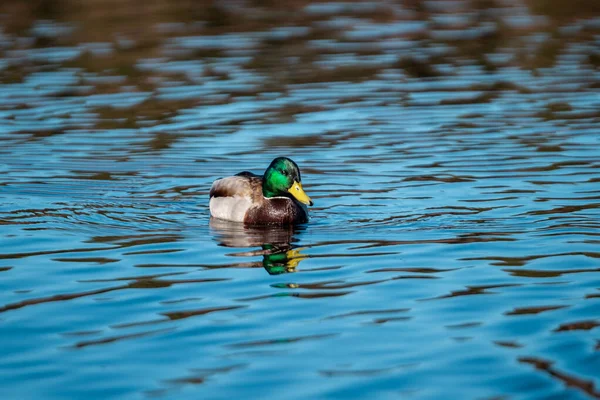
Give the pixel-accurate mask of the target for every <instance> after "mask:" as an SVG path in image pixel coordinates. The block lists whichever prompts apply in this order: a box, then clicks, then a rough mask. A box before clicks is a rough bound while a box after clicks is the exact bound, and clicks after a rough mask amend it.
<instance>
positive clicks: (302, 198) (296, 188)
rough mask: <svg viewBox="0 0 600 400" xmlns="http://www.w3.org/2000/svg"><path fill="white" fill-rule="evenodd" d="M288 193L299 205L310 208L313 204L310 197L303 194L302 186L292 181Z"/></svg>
mask: <svg viewBox="0 0 600 400" xmlns="http://www.w3.org/2000/svg"><path fill="white" fill-rule="evenodd" d="M288 192H290V193H291V195H292V196H294V198H295V199H296V200H298V201H299V202H300V203H303V204H306V205H309V206H312V205H313V202H312V200H311V199H310V197H308V195H307V194H306V193H304V189H302V184H301V183H299V182H296V181H294V184H293V185H292V187H291V188H289V189H288Z"/></svg>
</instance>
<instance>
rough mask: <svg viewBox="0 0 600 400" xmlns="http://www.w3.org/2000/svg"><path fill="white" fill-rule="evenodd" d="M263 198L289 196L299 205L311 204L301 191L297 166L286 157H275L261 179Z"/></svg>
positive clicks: (300, 180)
mask: <svg viewBox="0 0 600 400" xmlns="http://www.w3.org/2000/svg"><path fill="white" fill-rule="evenodd" d="M263 195H264V196H265V197H267V198H268V197H275V196H285V197H290V195H291V196H292V197H293V198H295V199H296V200H298V201H299V202H300V203H303V204H307V205H310V206H312V205H313V202H312V200H311V199H310V197H308V195H307V194H306V193H304V189H302V178H301V177H300V169H299V168H298V165H297V164H296V163H295V162H293V161H292V160H290V159H289V158H286V157H277V158H276V159H274V160H273V161H272V162H271V165H269V168H267V170H266V171H265V175H264V177H263Z"/></svg>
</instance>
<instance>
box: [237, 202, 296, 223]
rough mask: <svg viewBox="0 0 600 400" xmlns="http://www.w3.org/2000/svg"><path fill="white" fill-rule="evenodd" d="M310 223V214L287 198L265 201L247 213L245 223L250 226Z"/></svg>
mask: <svg viewBox="0 0 600 400" xmlns="http://www.w3.org/2000/svg"><path fill="white" fill-rule="evenodd" d="M307 221H308V213H307V212H306V210H305V209H304V208H303V207H301V206H300V205H299V204H298V203H296V202H295V201H293V200H292V199H288V198H287V197H273V198H270V199H264V198H263V201H261V202H259V204H258V205H257V206H255V207H252V208H250V209H249V210H248V212H247V213H246V218H244V223H246V224H249V225H268V224H277V225H293V224H301V223H304V222H307Z"/></svg>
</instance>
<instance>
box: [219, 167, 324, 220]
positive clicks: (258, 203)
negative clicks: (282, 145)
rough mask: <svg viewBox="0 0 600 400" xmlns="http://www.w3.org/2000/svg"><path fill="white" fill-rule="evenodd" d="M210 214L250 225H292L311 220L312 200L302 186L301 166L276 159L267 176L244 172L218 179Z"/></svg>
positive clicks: (266, 172)
mask: <svg viewBox="0 0 600 400" xmlns="http://www.w3.org/2000/svg"><path fill="white" fill-rule="evenodd" d="M209 204H210V215H211V216H212V217H214V218H218V219H223V220H227V221H235V222H243V223H245V224H248V225H266V224H278V225H290V224H298V223H303V222H307V221H308V209H307V207H306V206H308V205H310V206H312V205H313V202H312V200H311V199H310V197H308V195H307V194H306V193H304V189H302V178H301V177H300V169H299V168H298V165H297V164H296V163H295V162H294V161H292V160H290V159H289V158H286V157H278V158H276V159H274V160H273V161H272V162H271V164H270V165H269V167H268V168H267V170H266V171H265V173H264V175H262V176H260V175H255V174H253V173H251V172H248V171H244V172H240V173H239V174H236V175H235V176H230V177H227V178H221V179H218V180H216V181H215V182H214V183H213V184H212V187H211V188H210V203H209Z"/></svg>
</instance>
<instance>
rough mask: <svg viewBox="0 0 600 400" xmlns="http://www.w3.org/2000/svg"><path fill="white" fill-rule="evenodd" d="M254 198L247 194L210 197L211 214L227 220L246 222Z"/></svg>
mask: <svg viewBox="0 0 600 400" xmlns="http://www.w3.org/2000/svg"><path fill="white" fill-rule="evenodd" d="M251 205H252V200H251V199H250V198H249V197H245V196H234V197H213V198H212V199H210V203H209V206H210V215H211V216H213V217H214V218H219V219H224V220H227V221H235V222H244V217H245V216H246V212H247V211H248V209H249V208H250V206H251Z"/></svg>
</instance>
